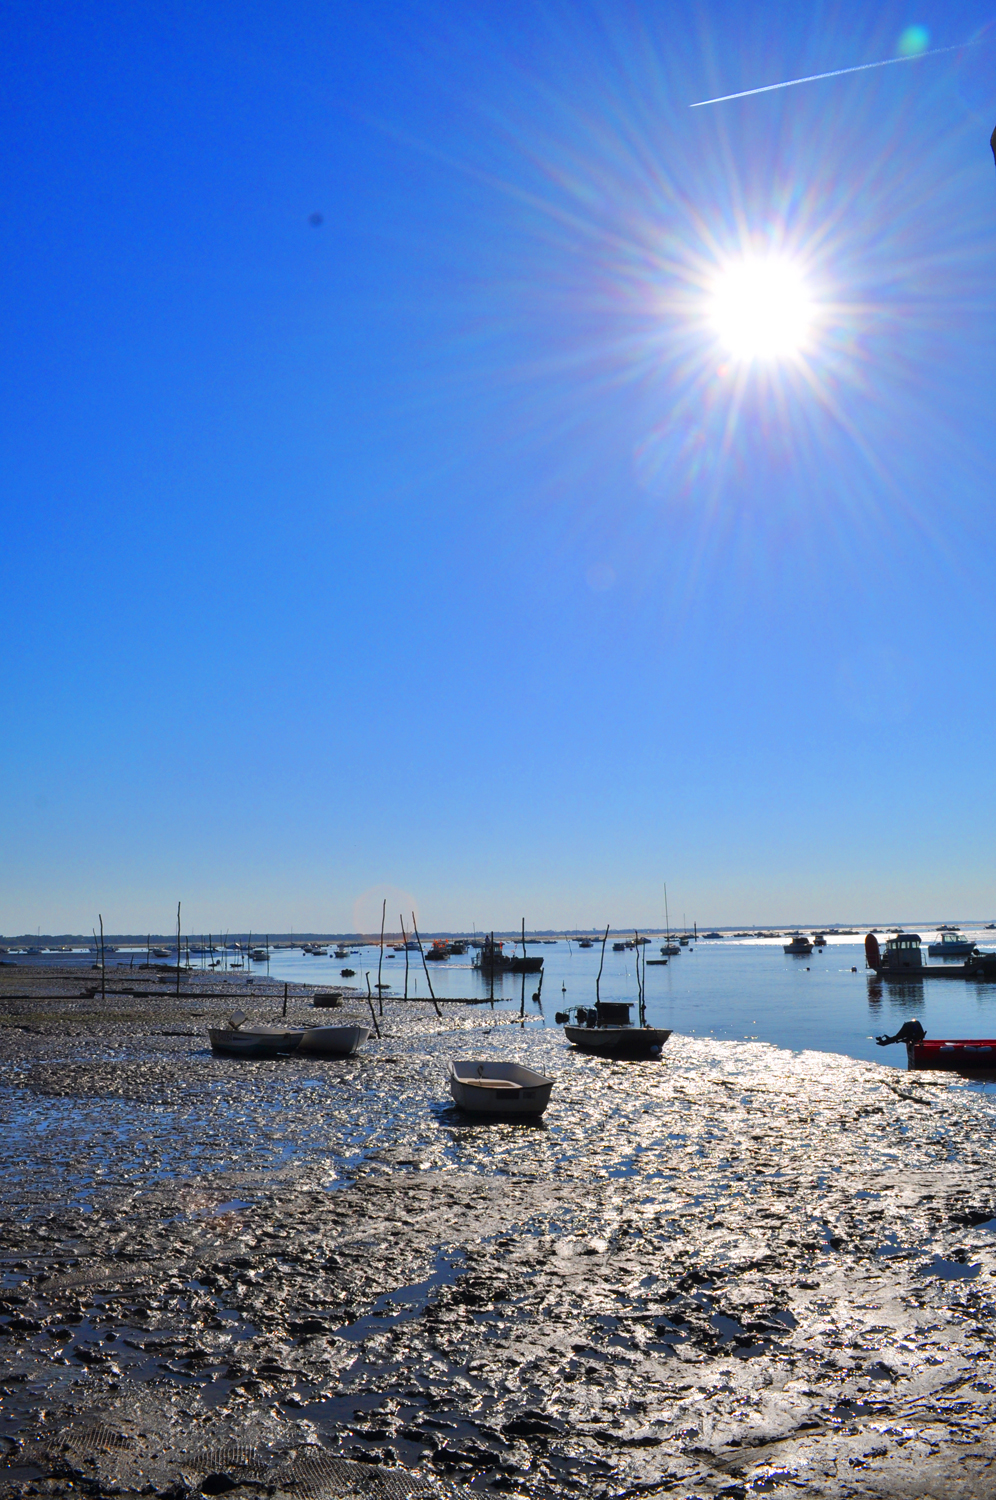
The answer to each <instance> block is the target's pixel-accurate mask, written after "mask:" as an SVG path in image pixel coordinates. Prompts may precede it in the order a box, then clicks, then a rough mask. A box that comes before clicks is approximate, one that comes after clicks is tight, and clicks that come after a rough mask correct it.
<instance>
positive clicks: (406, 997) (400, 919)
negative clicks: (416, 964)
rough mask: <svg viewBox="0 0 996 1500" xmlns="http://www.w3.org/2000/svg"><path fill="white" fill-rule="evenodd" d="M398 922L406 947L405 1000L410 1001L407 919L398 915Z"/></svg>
mask: <svg viewBox="0 0 996 1500" xmlns="http://www.w3.org/2000/svg"><path fill="white" fill-rule="evenodd" d="M398 921H399V922H400V923H401V941H402V942H403V943H404V945H405V999H406V1000H407V999H408V939H407V937H406V936H405V919H404V917H403V916H402V915H401V913H400V912H399V913H398Z"/></svg>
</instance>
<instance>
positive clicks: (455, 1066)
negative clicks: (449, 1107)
mask: <svg viewBox="0 0 996 1500" xmlns="http://www.w3.org/2000/svg"><path fill="white" fill-rule="evenodd" d="M447 1073H448V1077H449V1084H450V1093H451V1094H452V1095H453V1101H454V1103H455V1104H456V1105H457V1107H458V1108H459V1109H462V1110H464V1111H466V1113H467V1114H471V1115H489V1116H491V1117H492V1118H494V1117H495V1116H505V1117H509V1116H516V1115H518V1116H520V1117H522V1116H530V1115H531V1116H533V1117H535V1116H537V1115H541V1114H542V1113H543V1111H544V1110H545V1109H546V1107H547V1105H548V1104H549V1102H550V1094H551V1091H552V1089H553V1085H554V1079H552V1078H545V1077H544V1076H543V1074H542V1073H534V1072H533V1070H532V1068H524V1067H523V1066H522V1064H521V1063H510V1062H479V1061H476V1060H475V1061H472V1062H463V1061H461V1062H457V1061H456V1060H454V1061H452V1062H451V1063H450V1065H449V1068H448V1069H447Z"/></svg>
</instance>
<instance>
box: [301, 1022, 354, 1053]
mask: <svg viewBox="0 0 996 1500" xmlns="http://www.w3.org/2000/svg"><path fill="white" fill-rule="evenodd" d="M369 1035H370V1027H369V1026H309V1027H308V1028H307V1029H306V1030H305V1032H304V1035H303V1036H302V1037H301V1044H300V1048H299V1050H300V1051H301V1052H311V1053H320V1054H321V1055H322V1056H324V1057H352V1056H353V1053H354V1052H356V1051H357V1050H358V1049H359V1048H360V1047H362V1045H363V1043H364V1042H365V1041H366V1040H367V1038H368V1037H369Z"/></svg>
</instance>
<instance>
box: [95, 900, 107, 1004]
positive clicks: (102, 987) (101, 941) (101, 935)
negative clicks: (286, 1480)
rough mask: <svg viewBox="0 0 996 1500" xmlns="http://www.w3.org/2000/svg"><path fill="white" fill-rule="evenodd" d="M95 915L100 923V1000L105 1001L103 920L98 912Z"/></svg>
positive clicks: (105, 974) (105, 975)
mask: <svg viewBox="0 0 996 1500" xmlns="http://www.w3.org/2000/svg"><path fill="white" fill-rule="evenodd" d="M97 915H98V919H99V921H100V998H101V1000H106V999H107V970H106V969H105V967H104V919H103V917H101V916H100V914H99V912H98V914H97ZM96 936H97V934H96V933H94V937H96Z"/></svg>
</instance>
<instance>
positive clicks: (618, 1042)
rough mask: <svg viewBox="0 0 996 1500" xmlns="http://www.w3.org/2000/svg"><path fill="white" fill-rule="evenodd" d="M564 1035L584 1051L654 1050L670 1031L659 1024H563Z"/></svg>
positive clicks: (659, 1046) (661, 1043)
mask: <svg viewBox="0 0 996 1500" xmlns="http://www.w3.org/2000/svg"><path fill="white" fill-rule="evenodd" d="M564 1035H565V1036H566V1038H567V1040H568V1041H569V1042H572V1043H573V1044H574V1046H575V1047H580V1048H582V1049H583V1050H584V1051H585V1052H615V1053H622V1052H656V1051H657V1050H658V1049H659V1048H661V1047H663V1045H664V1043H665V1042H666V1041H667V1039H668V1037H669V1036H670V1035H671V1033H670V1031H666V1030H665V1029H664V1028H663V1027H661V1026H565V1027H564Z"/></svg>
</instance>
